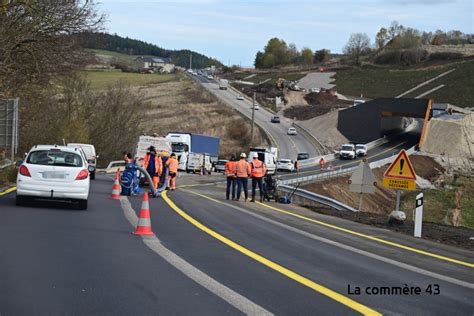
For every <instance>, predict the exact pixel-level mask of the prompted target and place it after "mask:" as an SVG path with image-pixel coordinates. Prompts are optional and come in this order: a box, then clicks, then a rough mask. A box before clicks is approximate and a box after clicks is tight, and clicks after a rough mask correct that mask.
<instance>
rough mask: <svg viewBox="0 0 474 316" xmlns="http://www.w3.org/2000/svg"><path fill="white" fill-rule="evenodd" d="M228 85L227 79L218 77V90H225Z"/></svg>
mask: <svg viewBox="0 0 474 316" xmlns="http://www.w3.org/2000/svg"><path fill="white" fill-rule="evenodd" d="M228 85H229V81H228V80H227V79H220V80H219V89H220V90H227V86H228Z"/></svg>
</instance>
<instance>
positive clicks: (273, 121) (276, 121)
mask: <svg viewBox="0 0 474 316" xmlns="http://www.w3.org/2000/svg"><path fill="white" fill-rule="evenodd" d="M270 122H272V123H280V117H279V116H273V117H272V119H271V120H270Z"/></svg>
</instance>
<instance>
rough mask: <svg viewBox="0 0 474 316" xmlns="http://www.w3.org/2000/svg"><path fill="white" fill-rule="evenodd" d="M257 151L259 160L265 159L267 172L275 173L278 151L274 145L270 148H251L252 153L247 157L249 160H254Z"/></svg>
mask: <svg viewBox="0 0 474 316" xmlns="http://www.w3.org/2000/svg"><path fill="white" fill-rule="evenodd" d="M275 149H276V148H275ZM255 153H256V154H257V155H258V160H260V161H263V163H264V164H265V167H266V168H267V174H272V175H273V174H275V171H276V161H277V152H276V150H274V147H272V148H270V150H269V149H267V148H250V153H249V156H248V158H247V161H248V162H252V160H253V155H254V154H255Z"/></svg>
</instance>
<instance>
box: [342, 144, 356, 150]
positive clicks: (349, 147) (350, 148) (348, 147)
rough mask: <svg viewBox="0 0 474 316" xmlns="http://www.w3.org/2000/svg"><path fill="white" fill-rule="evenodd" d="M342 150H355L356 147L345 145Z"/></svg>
mask: <svg viewBox="0 0 474 316" xmlns="http://www.w3.org/2000/svg"><path fill="white" fill-rule="evenodd" d="M342 150H354V147H352V146H350V145H345V146H342Z"/></svg>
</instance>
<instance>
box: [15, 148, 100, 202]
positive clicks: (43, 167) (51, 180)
mask: <svg viewBox="0 0 474 316" xmlns="http://www.w3.org/2000/svg"><path fill="white" fill-rule="evenodd" d="M80 150H81V149H79V148H75V147H68V146H57V145H36V146H34V147H33V148H31V149H30V151H29V152H28V154H27V155H26V159H25V160H24V161H23V163H22V164H21V165H20V167H19V169H18V175H17V180H16V187H17V189H16V204H17V205H25V204H28V202H29V201H30V200H32V199H35V198H38V199H43V200H44V199H46V200H60V201H73V202H77V203H78V206H79V208H80V209H83V210H84V209H87V201H88V198H89V188H90V177H89V173H90V171H91V168H92V166H90V165H88V163H87V161H86V160H85V159H84V157H83V155H82V154H81V152H80ZM88 167H89V168H88Z"/></svg>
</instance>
